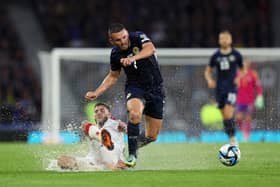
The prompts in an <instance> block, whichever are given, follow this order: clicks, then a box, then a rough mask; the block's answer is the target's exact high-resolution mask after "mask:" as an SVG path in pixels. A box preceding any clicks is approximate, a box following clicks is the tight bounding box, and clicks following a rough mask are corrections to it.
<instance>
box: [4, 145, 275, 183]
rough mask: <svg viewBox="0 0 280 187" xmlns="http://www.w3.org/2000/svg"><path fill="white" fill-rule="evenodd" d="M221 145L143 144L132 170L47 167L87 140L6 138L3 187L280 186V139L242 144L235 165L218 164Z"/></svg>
mask: <svg viewBox="0 0 280 187" xmlns="http://www.w3.org/2000/svg"><path fill="white" fill-rule="evenodd" d="M221 145H222V144H151V145H149V146H146V147H145V148H143V149H141V151H140V153H139V154H140V158H139V161H138V163H137V166H136V168H135V169H133V170H128V171H113V172H109V171H107V172H53V171H45V170H44V167H43V166H44V165H45V163H44V162H45V160H46V159H45V158H55V157H56V156H57V155H60V154H63V153H68V154H71V153H72V154H73V153H75V154H84V153H85V152H86V145H84V144H80V145H27V144H18V143H1V144H0V187H11V186H14V187H30V186H36V187H37V186H46V187H58V186H59V187H61V186H65V187H78V186H92V187H97V186H108V187H126V186H129V187H136V186H137V187H138V186H139V187H140V186H141V187H146V186H151V187H152V186H154V187H158V186H159V187H167V186H172V187H181V186H182V187H190V186H198V187H201V186H207V187H212V186H213V187H220V186H221V187H225V186H238V187H241V186H246V187H247V186H254V187H258V186H260V187H271V186H277V187H278V186H280V144H277V143H275V144H274V143H254V144H253V143H252V144H249V143H246V144H245V143H244V144H240V149H241V160H240V162H239V164H238V165H236V166H234V167H226V166H223V165H222V164H221V163H219V161H218V158H217V157H218V156H217V155H218V149H219V147H220V146H221ZM43 158H44V159H43Z"/></svg>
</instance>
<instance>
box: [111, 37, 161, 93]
mask: <svg viewBox="0 0 280 187" xmlns="http://www.w3.org/2000/svg"><path fill="white" fill-rule="evenodd" d="M129 40H130V46H129V48H128V49H127V50H125V51H122V50H120V49H119V48H117V47H114V48H113V49H112V51H111V58H110V64H111V70H112V71H117V70H120V69H121V68H123V69H124V72H125V74H126V77H127V79H126V87H128V86H136V87H138V88H141V89H153V88H159V87H161V85H162V82H163V79H162V76H161V73H160V70H159V66H158V62H157V58H156V56H155V55H152V56H150V57H148V58H145V59H140V60H137V61H136V62H135V63H132V64H131V65H129V66H126V67H125V66H123V65H122V64H121V63H120V59H121V58H127V57H131V56H133V55H135V54H137V53H139V51H141V50H142V45H143V44H144V43H146V42H151V40H150V39H149V38H148V37H147V36H146V35H145V34H144V33H143V32H130V33H129Z"/></svg>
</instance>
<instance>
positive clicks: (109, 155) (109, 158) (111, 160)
mask: <svg viewBox="0 0 280 187" xmlns="http://www.w3.org/2000/svg"><path fill="white" fill-rule="evenodd" d="M118 125H119V121H118V120H113V119H108V120H107V121H106V122H105V123H104V126H103V127H102V128H104V129H106V130H107V131H109V133H110V134H111V139H112V142H113V143H114V149H113V150H108V149H107V148H106V147H104V146H103V145H102V144H101V142H100V141H97V140H95V139H93V140H91V141H90V142H91V147H90V151H89V153H88V155H87V158H94V159H95V161H96V162H97V163H100V162H101V163H105V164H113V165H115V164H116V163H117V162H118V160H124V150H125V143H124V133H123V132H120V131H119V130H118ZM89 131H91V128H90V129H89Z"/></svg>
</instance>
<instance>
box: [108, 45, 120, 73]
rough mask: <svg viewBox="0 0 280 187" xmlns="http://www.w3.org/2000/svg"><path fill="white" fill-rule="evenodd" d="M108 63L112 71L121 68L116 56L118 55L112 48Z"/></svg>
mask: <svg viewBox="0 0 280 187" xmlns="http://www.w3.org/2000/svg"><path fill="white" fill-rule="evenodd" d="M110 65H111V70H112V71H117V70H120V69H121V68H122V66H121V63H120V58H118V55H117V54H116V53H115V52H114V50H112V52H111V56H110Z"/></svg>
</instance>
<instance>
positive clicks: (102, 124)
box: [97, 117, 108, 128]
mask: <svg viewBox="0 0 280 187" xmlns="http://www.w3.org/2000/svg"><path fill="white" fill-rule="evenodd" d="M107 120H108V117H105V118H104V119H103V120H101V121H99V122H97V123H98V126H99V127H100V128H102V127H103V126H104V124H105V122H106V121H107Z"/></svg>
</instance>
